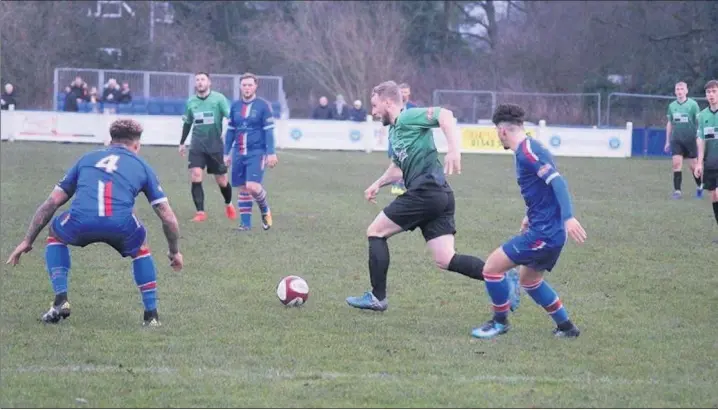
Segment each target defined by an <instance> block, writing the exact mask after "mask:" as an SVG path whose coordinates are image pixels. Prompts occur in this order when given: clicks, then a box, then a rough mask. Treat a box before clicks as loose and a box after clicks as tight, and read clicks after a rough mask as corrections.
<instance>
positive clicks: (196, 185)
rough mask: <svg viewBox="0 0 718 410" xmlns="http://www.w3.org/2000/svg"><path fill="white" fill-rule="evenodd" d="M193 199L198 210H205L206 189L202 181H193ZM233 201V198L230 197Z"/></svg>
mask: <svg viewBox="0 0 718 410" xmlns="http://www.w3.org/2000/svg"><path fill="white" fill-rule="evenodd" d="M192 200H193V201H194V207H195V208H197V212H204V189H202V183H201V182H193V183H192ZM230 202H231V199H230Z"/></svg>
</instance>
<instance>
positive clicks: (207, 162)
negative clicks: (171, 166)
mask: <svg viewBox="0 0 718 410" xmlns="http://www.w3.org/2000/svg"><path fill="white" fill-rule="evenodd" d="M194 84H195V85H194V87H195V91H196V92H197V94H196V95H194V96H192V97H190V99H189V100H187V109H186V111H185V115H184V117H183V121H184V126H183V127H182V138H181V139H180V145H179V152H180V155H182V156H184V154H185V150H186V148H185V145H184V143H185V141H186V140H187V136H188V135H189V132H190V130H192V141H191V142H190V148H189V155H188V159H189V176H190V180H191V181H192V200H193V201H194V206H195V208H196V210H197V213H196V214H195V216H194V218H192V221H193V222H204V221H205V220H206V219H207V214H206V213H205V211H204V189H203V188H202V177H203V175H202V172H203V171H204V169H205V168H207V173H208V174H213V175H214V179H215V181H217V186H219V190H220V192H221V193H222V197H223V198H224V206H225V213H226V215H227V218H229V219H232V220H234V219H236V218H237V212H236V211H235V210H234V206H233V205H232V186H231V185H229V181H228V180H227V166H226V165H225V163H224V158H223V156H222V147H223V144H224V143H223V142H222V123H223V121H224V119H225V118H227V117H228V116H229V104H228V102H227V98H226V97H225V96H224V95H222V93H218V92H217V91H212V90H211V89H210V87H211V85H212V82H211V81H210V79H209V74H207V73H203V72H200V73H197V74H196V75H195V76H194Z"/></svg>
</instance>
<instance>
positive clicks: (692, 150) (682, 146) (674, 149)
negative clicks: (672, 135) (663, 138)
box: [671, 139, 698, 159]
mask: <svg viewBox="0 0 718 410" xmlns="http://www.w3.org/2000/svg"><path fill="white" fill-rule="evenodd" d="M671 155H680V156H682V157H683V158H691V159H692V158H698V143H697V142H696V140H695V139H693V140H692V141H681V140H672V141H671Z"/></svg>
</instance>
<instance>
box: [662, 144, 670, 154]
mask: <svg viewBox="0 0 718 410" xmlns="http://www.w3.org/2000/svg"><path fill="white" fill-rule="evenodd" d="M663 151H664V152H665V153H666V154H668V153H669V152H671V144H666V146H665V147H663Z"/></svg>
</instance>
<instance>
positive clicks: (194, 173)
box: [189, 168, 202, 182]
mask: <svg viewBox="0 0 718 410" xmlns="http://www.w3.org/2000/svg"><path fill="white" fill-rule="evenodd" d="M189 177H190V179H191V180H192V182H202V168H192V169H190V170H189Z"/></svg>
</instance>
